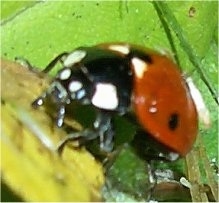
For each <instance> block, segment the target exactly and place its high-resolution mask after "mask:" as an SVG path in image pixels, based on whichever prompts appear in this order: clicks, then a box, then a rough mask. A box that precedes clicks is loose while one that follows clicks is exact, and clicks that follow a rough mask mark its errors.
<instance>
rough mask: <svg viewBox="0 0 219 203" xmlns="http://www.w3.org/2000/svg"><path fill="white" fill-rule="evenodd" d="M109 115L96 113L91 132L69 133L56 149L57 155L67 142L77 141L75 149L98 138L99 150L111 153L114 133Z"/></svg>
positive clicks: (88, 130)
mask: <svg viewBox="0 0 219 203" xmlns="http://www.w3.org/2000/svg"><path fill="white" fill-rule="evenodd" d="M111 120H112V119H111V115H110V114H109V113H106V112H102V111H101V112H98V114H97V118H96V120H95V122H94V126H93V130H90V129H86V130H84V131H81V132H77V133H71V134H69V135H68V137H66V138H65V139H64V140H62V141H61V143H60V144H59V145H58V147H57V151H58V153H59V154H61V153H62V151H63V148H64V146H65V145H66V144H67V143H68V142H73V141H77V142H78V143H77V146H76V148H77V147H80V146H82V145H84V144H85V143H86V142H88V141H90V140H94V139H96V138H98V137H99V138H100V149H101V150H102V151H104V152H111V151H112V149H113V136H114V131H113V128H112V121H111Z"/></svg>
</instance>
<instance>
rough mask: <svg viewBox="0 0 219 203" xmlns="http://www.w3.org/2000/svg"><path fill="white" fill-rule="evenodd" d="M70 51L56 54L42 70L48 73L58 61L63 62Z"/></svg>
mask: <svg viewBox="0 0 219 203" xmlns="http://www.w3.org/2000/svg"><path fill="white" fill-rule="evenodd" d="M68 54H69V53H68V52H63V53H61V54H59V55H58V56H56V57H55V58H54V59H53V60H52V61H51V62H50V63H49V64H48V65H47V66H46V67H45V68H44V69H43V70H42V72H43V73H48V72H49V71H51V70H52V69H53V68H54V67H55V65H56V64H57V63H58V62H61V63H62V64H63V60H64V57H65V56H67V55H68Z"/></svg>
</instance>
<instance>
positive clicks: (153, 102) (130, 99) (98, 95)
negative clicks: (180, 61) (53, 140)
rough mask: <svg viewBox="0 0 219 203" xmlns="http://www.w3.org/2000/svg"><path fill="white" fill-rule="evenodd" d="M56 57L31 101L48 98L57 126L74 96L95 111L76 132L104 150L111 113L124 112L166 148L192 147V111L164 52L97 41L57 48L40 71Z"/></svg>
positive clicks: (109, 137)
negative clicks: (46, 82) (89, 126)
mask: <svg viewBox="0 0 219 203" xmlns="http://www.w3.org/2000/svg"><path fill="white" fill-rule="evenodd" d="M59 62H60V63H61V64H62V66H63V67H62V68H61V69H60V70H59V71H58V73H57V75H56V76H55V78H54V79H53V80H52V82H51V84H50V86H49V87H48V89H47V90H46V91H45V92H43V93H42V94H41V95H40V96H39V97H38V98H37V99H36V100H34V101H33V103H32V106H33V107H35V108H37V107H39V106H41V105H43V104H44V101H45V99H47V98H48V97H49V98H50V99H51V100H52V101H53V102H54V103H55V105H56V106H57V109H58V111H57V120H56V124H57V126H58V127H61V126H62V125H63V120H64V117H65V108H66V105H71V104H73V101H78V102H79V103H80V104H81V105H91V106H92V107H93V108H95V109H96V112H97V115H96V120H95V121H94V123H93V127H92V129H87V130H84V131H82V132H80V133H79V135H78V137H80V138H82V139H84V140H93V139H96V138H98V137H99V139H100V149H101V150H103V151H105V152H110V151H112V149H113V137H114V134H115V133H114V130H113V123H112V118H113V116H114V115H116V114H117V115H120V116H125V115H127V114H129V113H133V115H134V116H135V118H136V120H137V121H138V123H139V125H140V126H141V128H142V129H143V130H144V131H145V132H149V134H150V135H151V136H152V137H153V138H154V139H155V140H156V141H157V142H159V143H161V144H162V145H163V146H166V147H167V148H168V149H169V150H170V152H171V153H174V154H177V155H179V156H184V155H186V154H187V153H188V152H189V151H190V149H191V148H192V146H193V144H194V142H195V139H196V135H197V132H198V118H197V110H196V107H195V104H194V101H193V99H192V96H191V94H190V90H189V87H188V85H187V83H186V81H185V79H184V77H183V76H182V73H181V72H180V70H179V68H178V67H177V65H176V64H175V63H174V62H173V61H172V60H171V59H170V58H169V57H168V56H166V55H164V54H161V53H158V52H156V51H153V50H150V49H146V48H144V47H140V46H136V45H130V44H126V43H107V44H99V45H96V46H92V47H79V48H77V49H75V50H74V51H72V52H69V53H68V52H65V53H62V54H60V55H58V56H57V57H56V58H55V59H54V60H52V61H51V63H50V64H49V65H48V66H47V67H46V68H45V69H44V71H43V72H45V73H48V72H49V71H50V70H51V69H52V68H53V67H54V66H55V65H56V64H57V63H59ZM145 136H146V135H145ZM143 139H144V138H143Z"/></svg>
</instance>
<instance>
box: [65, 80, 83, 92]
mask: <svg viewBox="0 0 219 203" xmlns="http://www.w3.org/2000/svg"><path fill="white" fill-rule="evenodd" d="M81 88H82V84H81V82H79V81H72V82H70V83H69V85H68V90H69V91H70V92H77V91H78V90H80V89H81Z"/></svg>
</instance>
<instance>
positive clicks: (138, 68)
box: [131, 57, 147, 78]
mask: <svg viewBox="0 0 219 203" xmlns="http://www.w3.org/2000/svg"><path fill="white" fill-rule="evenodd" d="M131 61H132V65H133V68H134V71H135V74H136V76H137V77H138V78H142V77H143V75H144V73H145V71H147V63H146V62H145V61H143V60H141V59H140V58H137V57H134V58H133V59H132V60H131Z"/></svg>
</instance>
